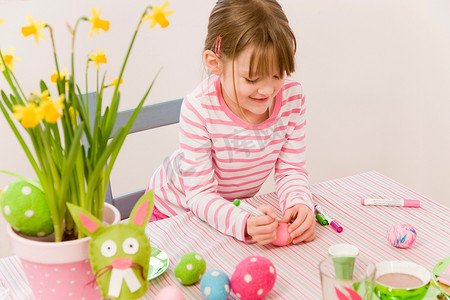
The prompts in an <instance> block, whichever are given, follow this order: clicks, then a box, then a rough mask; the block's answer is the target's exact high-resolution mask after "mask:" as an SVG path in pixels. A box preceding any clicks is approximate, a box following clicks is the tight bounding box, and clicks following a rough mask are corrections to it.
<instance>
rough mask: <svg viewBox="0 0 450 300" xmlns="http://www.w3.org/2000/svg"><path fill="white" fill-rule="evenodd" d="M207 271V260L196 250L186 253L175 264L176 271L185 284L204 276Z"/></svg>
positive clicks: (176, 275)
mask: <svg viewBox="0 0 450 300" xmlns="http://www.w3.org/2000/svg"><path fill="white" fill-rule="evenodd" d="M205 271H206V262H205V260H204V259H203V257H202V256H201V255H200V254H198V253H195V252H190V253H186V254H185V255H183V256H182V257H181V259H180V262H179V263H178V264H177V265H176V266H175V269H174V273H175V277H176V278H177V279H178V281H179V282H180V283H181V284H183V285H191V284H194V283H196V282H197V281H199V280H200V278H202V275H203V273H205Z"/></svg>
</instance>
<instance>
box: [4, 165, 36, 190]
mask: <svg viewBox="0 0 450 300" xmlns="http://www.w3.org/2000/svg"><path fill="white" fill-rule="evenodd" d="M0 173H4V174H8V175H11V176H14V177H17V178H19V179H22V180H23V181H25V182H27V183H29V184H31V185H33V186H35V187H37V188H38V189H40V190H41V191H43V189H42V185H41V184H40V183H39V181H37V180H36V179H31V178H28V177H25V176H22V175H19V174H17V173H14V172H10V171H5V170H0Z"/></svg>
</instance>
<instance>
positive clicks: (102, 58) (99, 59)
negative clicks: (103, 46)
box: [89, 48, 106, 70]
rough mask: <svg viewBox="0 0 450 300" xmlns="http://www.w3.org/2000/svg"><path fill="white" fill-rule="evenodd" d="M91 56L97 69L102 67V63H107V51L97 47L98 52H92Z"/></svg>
mask: <svg viewBox="0 0 450 300" xmlns="http://www.w3.org/2000/svg"><path fill="white" fill-rule="evenodd" d="M89 58H90V59H91V60H92V61H93V62H94V64H95V66H96V67H97V70H99V69H100V64H106V54H105V51H100V50H99V49H98V48H97V54H94V53H91V54H90V55H89Z"/></svg>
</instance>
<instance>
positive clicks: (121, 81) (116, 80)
mask: <svg viewBox="0 0 450 300" xmlns="http://www.w3.org/2000/svg"><path fill="white" fill-rule="evenodd" d="M109 78H111V83H110V84H109V85H108V86H116V85H117V83H118V81H119V78H117V79H114V78H112V77H111V76H109ZM122 83H123V78H120V83H119V84H122Z"/></svg>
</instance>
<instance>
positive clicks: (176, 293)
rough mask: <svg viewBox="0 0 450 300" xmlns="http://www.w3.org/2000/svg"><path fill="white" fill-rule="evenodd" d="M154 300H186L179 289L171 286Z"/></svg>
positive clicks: (164, 289)
mask: <svg viewBox="0 0 450 300" xmlns="http://www.w3.org/2000/svg"><path fill="white" fill-rule="evenodd" d="M154 300H184V295H183V293H182V292H181V290H180V289H179V288H178V287H176V286H173V285H169V286H166V287H165V288H163V289H162V290H161V291H160V292H159V293H158V295H156V297H155V299H154Z"/></svg>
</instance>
